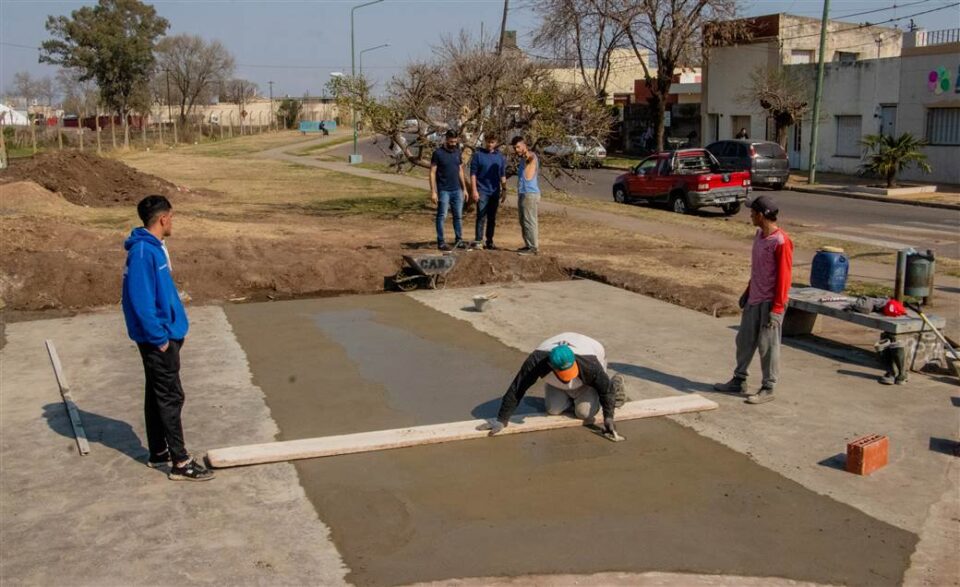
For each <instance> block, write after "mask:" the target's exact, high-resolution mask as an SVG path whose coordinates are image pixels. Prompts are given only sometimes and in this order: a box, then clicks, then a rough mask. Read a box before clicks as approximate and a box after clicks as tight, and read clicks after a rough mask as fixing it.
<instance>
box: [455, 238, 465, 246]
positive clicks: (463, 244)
mask: <svg viewBox="0 0 960 587" xmlns="http://www.w3.org/2000/svg"><path fill="white" fill-rule="evenodd" d="M453 248H455V249H465V248H467V243H466V241H464V240H462V239H459V238H458V239H457V240H455V241H454V242H453Z"/></svg>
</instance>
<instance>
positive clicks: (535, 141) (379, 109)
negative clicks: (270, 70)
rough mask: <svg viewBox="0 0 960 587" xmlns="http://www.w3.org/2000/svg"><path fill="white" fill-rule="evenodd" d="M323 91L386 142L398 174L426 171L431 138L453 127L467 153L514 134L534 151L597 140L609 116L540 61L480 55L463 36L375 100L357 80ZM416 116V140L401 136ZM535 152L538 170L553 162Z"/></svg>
mask: <svg viewBox="0 0 960 587" xmlns="http://www.w3.org/2000/svg"><path fill="white" fill-rule="evenodd" d="M330 89H331V91H332V93H333V94H334V96H336V97H337V99H338V102H339V103H340V105H341V107H343V108H344V109H350V108H353V109H355V110H356V111H357V112H358V113H359V115H360V116H361V117H362V118H363V120H364V121H365V123H366V124H367V125H368V126H369V127H371V128H372V129H373V130H374V131H375V132H377V133H379V134H381V135H384V136H386V137H388V139H389V142H390V147H391V152H392V154H393V156H394V158H395V159H394V162H395V165H396V168H397V170H398V171H401V170H402V169H403V168H404V167H408V168H409V167H412V166H414V165H419V166H422V167H427V166H429V161H430V157H429V156H430V154H431V152H432V151H433V148H434V143H433V142H432V141H431V140H430V139H429V135H430V134H431V133H442V132H443V131H445V130H448V129H453V130H455V131H457V132H458V133H459V134H460V137H461V140H462V142H463V144H464V146H465V148H466V150H467V151H468V152H470V151H472V149H473V148H474V147H475V146H476V144H477V143H478V142H479V141H480V137H481V135H485V136H490V135H496V136H498V137H499V138H500V139H501V141H504V142H506V141H508V140H509V139H510V138H512V137H513V136H516V135H519V134H522V135H524V136H525V138H526V139H527V141H528V142H529V144H531V145H533V146H534V148H538V147H541V146H543V145H545V144H551V143H558V142H560V141H562V140H563V138H564V137H565V135H588V136H595V137H598V138H600V139H601V140H602V139H603V138H605V136H606V135H607V133H608V132H609V127H610V118H609V115H608V113H607V111H606V109H605V108H604V107H603V106H602V105H601V104H599V103H598V102H597V100H596V96H595V95H594V94H593V92H591V91H590V90H589V89H588V88H587V87H585V86H582V85H577V86H570V85H563V84H560V83H558V82H557V81H556V80H555V79H554V78H553V77H552V76H551V75H550V72H549V71H548V70H547V68H545V67H544V66H543V65H542V64H540V63H537V62H533V61H530V60H526V59H518V58H516V57H515V56H508V55H499V54H496V53H488V52H485V51H483V50H482V48H481V45H480V44H479V43H475V42H473V40H472V39H471V38H470V37H469V36H467V35H466V34H465V33H461V34H460V36H459V37H456V38H452V39H446V40H444V41H443V42H442V43H441V45H440V46H438V47H436V48H435V49H434V58H433V59H432V60H431V61H427V62H421V63H414V64H411V65H409V66H408V67H407V69H406V70H405V71H404V72H403V73H402V74H400V75H399V76H397V77H395V78H394V79H392V80H391V81H390V82H389V83H388V84H387V87H386V97H385V98H383V99H376V98H374V97H373V96H372V95H371V92H370V85H369V84H368V83H367V81H366V80H364V79H363V78H359V77H357V78H351V77H338V78H335V79H333V80H331V85H330ZM410 118H416V119H417V120H419V121H422V124H419V125H418V129H417V136H416V138H415V139H413V140H410V139H408V138H407V137H406V136H404V121H405V120H408V119H410ZM541 155H542V159H543V163H544V167H553V168H556V167H558V166H559V165H558V164H559V161H558V160H551V159H550V158H549V157H547V156H545V155H543V154H541Z"/></svg>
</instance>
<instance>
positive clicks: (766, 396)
mask: <svg viewBox="0 0 960 587" xmlns="http://www.w3.org/2000/svg"><path fill="white" fill-rule="evenodd" d="M773 399H774V397H773V388H772V387H761V388H760V391H758V392H757V393H755V394H753V395H751V396H750V397H748V398H747V403H748V404H765V403H767V402H772V401H773Z"/></svg>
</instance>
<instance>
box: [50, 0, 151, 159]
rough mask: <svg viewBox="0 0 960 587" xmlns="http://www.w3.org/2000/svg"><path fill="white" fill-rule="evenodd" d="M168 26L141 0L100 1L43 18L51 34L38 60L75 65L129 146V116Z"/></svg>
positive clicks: (148, 74) (68, 66)
mask: <svg viewBox="0 0 960 587" xmlns="http://www.w3.org/2000/svg"><path fill="white" fill-rule="evenodd" d="M169 26H170V23H168V22H167V20H166V19H165V18H162V17H160V16H157V11H156V10H155V9H154V8H153V6H151V5H149V4H144V3H142V2H140V1H139V0H99V2H97V5H96V6H84V7H82V8H78V9H77V10H74V11H73V12H71V13H70V16H69V17H68V16H49V17H47V23H46V28H47V32H49V33H50V35H51V36H52V37H53V38H52V39H50V40H47V41H44V42H43V43H42V45H41V47H40V62H41V63H53V64H56V65H61V66H63V67H67V68H70V69H73V70H75V71H77V72H78V73H79V79H80V81H86V80H95V81H96V82H97V86H98V87H99V88H100V95H101V98H102V101H103V103H104V104H105V105H106V106H107V107H109V108H110V109H111V110H113V111H115V112H117V113H118V114H120V116H121V117H122V118H123V120H124V129H125V133H124V145H129V143H130V129H129V128H128V125H127V124H126V121H127V115H128V113H129V112H130V111H131V110H133V108H134V106H135V104H134V102H136V99H137V96H138V94H139V93H141V92H142V90H143V88H144V87H146V86H147V84H148V83H149V79H150V76H151V74H152V73H153V70H154V66H155V64H156V58H155V56H154V48H155V47H156V44H157V39H158V38H159V37H161V36H163V35H164V33H166V31H167V28H168V27H169Z"/></svg>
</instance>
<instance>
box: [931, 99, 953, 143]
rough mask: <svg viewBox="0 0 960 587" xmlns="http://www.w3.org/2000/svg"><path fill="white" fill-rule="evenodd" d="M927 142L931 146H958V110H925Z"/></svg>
mask: <svg viewBox="0 0 960 587" xmlns="http://www.w3.org/2000/svg"><path fill="white" fill-rule="evenodd" d="M927 142H928V143H930V144H931V145H960V108H930V109H929V110H927Z"/></svg>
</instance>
